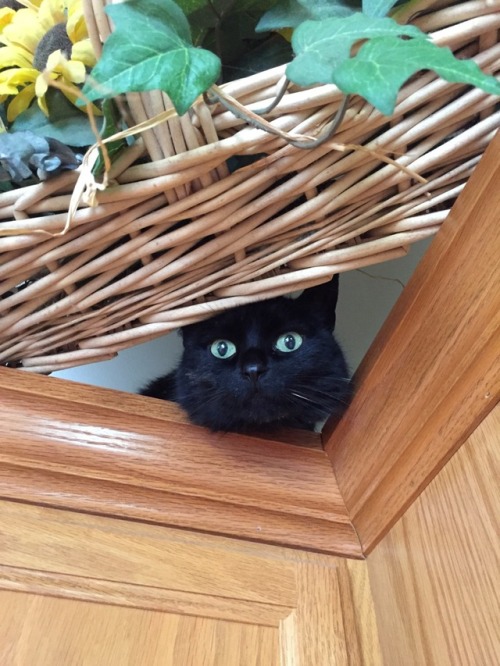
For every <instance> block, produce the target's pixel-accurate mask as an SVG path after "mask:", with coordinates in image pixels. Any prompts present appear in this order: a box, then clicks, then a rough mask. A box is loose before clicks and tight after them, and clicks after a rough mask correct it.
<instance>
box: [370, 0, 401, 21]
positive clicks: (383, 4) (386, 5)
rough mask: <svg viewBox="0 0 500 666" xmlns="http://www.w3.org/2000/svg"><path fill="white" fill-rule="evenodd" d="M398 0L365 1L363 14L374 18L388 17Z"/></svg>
mask: <svg viewBox="0 0 500 666" xmlns="http://www.w3.org/2000/svg"><path fill="white" fill-rule="evenodd" d="M397 1H398V0H363V5H362V7H363V14H366V15H367V16H371V17H372V18H379V17H381V16H386V15H387V13H388V12H389V10H390V9H392V8H393V7H394V5H395V4H396V3H397Z"/></svg>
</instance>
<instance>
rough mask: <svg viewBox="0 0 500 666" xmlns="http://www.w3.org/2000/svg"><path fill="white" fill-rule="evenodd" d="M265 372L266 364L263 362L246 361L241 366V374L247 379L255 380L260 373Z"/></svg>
mask: <svg viewBox="0 0 500 666" xmlns="http://www.w3.org/2000/svg"><path fill="white" fill-rule="evenodd" d="M265 372H266V366H265V365H264V364H263V363H247V364H246V365H244V366H243V374H244V376H245V377H246V378H247V379H250V381H252V382H254V383H255V382H256V381H257V380H258V379H259V377H261V375H263V374H264V373H265Z"/></svg>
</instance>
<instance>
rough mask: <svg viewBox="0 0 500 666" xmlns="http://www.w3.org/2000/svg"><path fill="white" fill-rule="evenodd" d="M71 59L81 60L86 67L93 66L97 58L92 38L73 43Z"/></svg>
mask: <svg viewBox="0 0 500 666" xmlns="http://www.w3.org/2000/svg"><path fill="white" fill-rule="evenodd" d="M71 60H79V61H80V62H83V64H84V65H85V66H86V67H93V66H94V65H95V64H96V62H97V59H96V57H95V53H94V49H93V48H92V44H91V42H90V39H82V40H81V41H79V42H76V44H73V48H72V49H71Z"/></svg>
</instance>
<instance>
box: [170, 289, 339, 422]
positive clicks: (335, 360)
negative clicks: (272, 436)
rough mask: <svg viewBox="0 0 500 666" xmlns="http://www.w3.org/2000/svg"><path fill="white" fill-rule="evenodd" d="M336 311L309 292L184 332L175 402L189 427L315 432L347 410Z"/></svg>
mask: <svg viewBox="0 0 500 666" xmlns="http://www.w3.org/2000/svg"><path fill="white" fill-rule="evenodd" d="M316 289H318V288H316ZM331 289H332V288H331V287H330V292H331ZM323 291H325V289H324V288H323ZM330 292H328V293H330ZM320 293H321V292H320V291H317V292H316V294H320ZM327 300H328V299H327ZM325 307H326V308H328V310H329V312H327V313H325ZM334 308H335V302H332V300H331V299H330V300H329V302H327V303H326V304H325V303H324V298H318V297H316V298H315V294H314V289H311V290H308V291H307V292H304V294H303V295H302V296H301V297H300V298H298V299H295V300H292V299H288V298H275V299H272V300H270V301H264V302H261V303H255V304H251V305H246V306H243V307H239V308H235V309H234V310H231V311H228V312H224V313H222V314H220V315H217V316H216V317H214V318H212V319H210V320H208V321H204V322H201V323H199V324H195V325H193V326H189V327H186V328H185V329H184V331H183V338H184V354H183V359H182V361H181V365H180V368H179V371H178V372H177V396H178V401H179V402H180V404H181V405H182V406H183V407H184V409H186V411H187V412H188V414H189V416H190V418H191V420H192V421H193V422H194V423H199V424H201V425H205V426H208V427H210V428H212V429H214V430H237V431H247V430H252V429H258V428H261V427H264V428H265V427H266V426H268V425H271V424H272V425H276V424H282V425H292V426H296V427H301V426H302V427H312V425H313V424H314V423H315V422H316V421H318V420H321V419H322V418H325V417H326V416H328V415H329V414H330V413H332V412H334V411H336V409H338V408H340V407H342V404H344V403H345V400H346V397H347V393H348V379H347V369H346V364H345V361H344V357H343V355H342V352H341V350H340V348H339V346H338V344H337V343H336V341H335V340H334V338H333V336H332V327H333V320H334Z"/></svg>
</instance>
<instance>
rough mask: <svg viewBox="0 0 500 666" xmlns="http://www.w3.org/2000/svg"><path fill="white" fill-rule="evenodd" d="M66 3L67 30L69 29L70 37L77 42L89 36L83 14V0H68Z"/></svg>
mask: <svg viewBox="0 0 500 666" xmlns="http://www.w3.org/2000/svg"><path fill="white" fill-rule="evenodd" d="M66 4H67V7H68V18H67V20H66V30H67V31H68V36H69V38H70V39H71V41H72V42H73V44H75V43H76V42H79V41H80V40H81V39H86V38H87V37H88V36H89V33H88V31H87V24H86V23H85V17H84V15H83V3H82V0H67V3H66Z"/></svg>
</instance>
